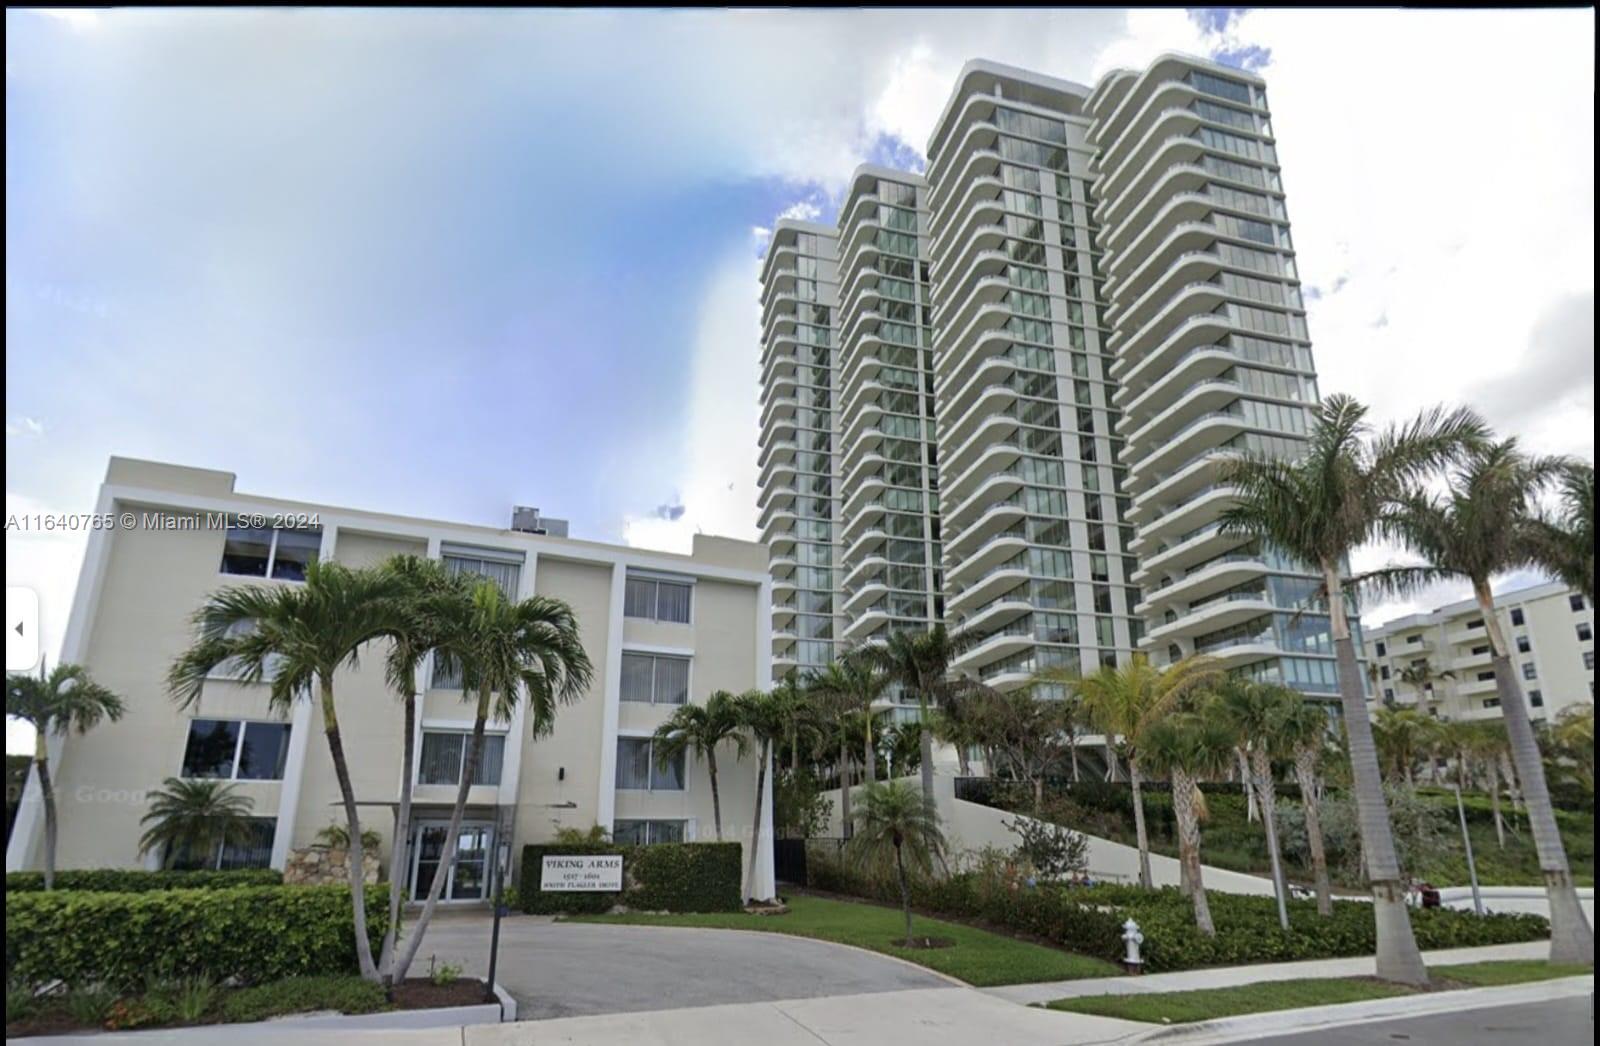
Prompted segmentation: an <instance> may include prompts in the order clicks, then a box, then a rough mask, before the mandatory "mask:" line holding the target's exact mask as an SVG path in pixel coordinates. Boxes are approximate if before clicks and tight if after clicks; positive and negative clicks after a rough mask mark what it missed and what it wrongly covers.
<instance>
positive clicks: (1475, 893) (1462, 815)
mask: <svg viewBox="0 0 1600 1046" xmlns="http://www.w3.org/2000/svg"><path fill="white" fill-rule="evenodd" d="M1455 790H1456V816H1457V817H1458V818H1459V819H1460V820H1461V842H1462V843H1463V844H1464V845H1465V846H1466V848H1467V877H1468V878H1469V879H1471V880H1472V910H1473V911H1475V912H1477V913H1478V914H1479V915H1482V914H1483V893H1482V891H1480V890H1479V889H1478V863H1477V862H1476V861H1474V860H1473V859H1472V836H1470V835H1468V834H1467V808H1466V807H1465V806H1464V805H1462V802H1461V785H1460V784H1457V785H1456V786H1455Z"/></svg>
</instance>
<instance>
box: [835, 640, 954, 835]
mask: <svg viewBox="0 0 1600 1046" xmlns="http://www.w3.org/2000/svg"><path fill="white" fill-rule="evenodd" d="M971 644H972V637H971V636H968V635H952V634H951V633H949V632H948V631H946V630H945V627H944V625H934V626H933V628H931V629H929V630H928V631H927V632H894V633H891V634H890V636H889V638H888V639H887V640H885V641H884V642H882V643H874V644H872V645H870V646H865V647H862V648H861V654H862V656H863V657H864V658H865V659H867V660H869V661H871V662H873V663H874V664H876V665H877V666H878V667H879V668H881V669H882V670H883V671H884V673H885V674H887V675H888V677H889V680H890V681H891V682H894V683H899V684H900V686H901V687H902V688H903V689H904V690H905V691H906V692H907V693H911V694H915V695H916V698H917V708H918V710H919V712H920V713H921V717H922V722H923V724H924V725H927V726H931V722H932V715H931V711H930V710H931V709H932V708H933V707H936V706H939V705H942V704H944V703H946V702H947V701H948V700H949V699H950V697H951V696H953V695H956V694H961V693H966V692H969V691H970V690H971V689H972V684H971V683H970V682H968V681H966V680H953V679H951V678H950V662H952V661H954V660H955V659H956V657H957V656H958V655H959V654H960V653H961V651H963V650H965V649H966V648H967V647H968V646H970V645H971ZM921 743H922V797H923V799H925V800H927V801H928V802H929V803H932V802H933V731H932V730H931V729H927V730H923V731H922V734H921Z"/></svg>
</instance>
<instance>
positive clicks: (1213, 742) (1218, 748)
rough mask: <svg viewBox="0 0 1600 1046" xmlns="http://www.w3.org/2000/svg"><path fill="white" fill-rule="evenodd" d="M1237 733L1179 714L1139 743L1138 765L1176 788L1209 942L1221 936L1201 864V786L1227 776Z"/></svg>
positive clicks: (1199, 919)
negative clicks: (1206, 780) (1146, 767)
mask: <svg viewBox="0 0 1600 1046" xmlns="http://www.w3.org/2000/svg"><path fill="white" fill-rule="evenodd" d="M1234 736H1235V735H1234V733H1233V730H1232V729H1231V728H1230V727H1229V725H1228V724H1227V723H1226V722H1225V721H1224V720H1223V719H1222V718H1220V717H1218V716H1217V715H1215V714H1213V712H1212V710H1211V709H1209V708H1208V709H1205V710H1203V711H1183V712H1175V713H1172V714H1170V715H1167V716H1165V717H1163V718H1162V719H1160V720H1158V721H1157V722H1154V723H1152V724H1151V725H1150V726H1148V727H1146V728H1145V729H1144V730H1143V731H1142V733H1141V734H1140V737H1139V747H1138V757H1137V764H1136V765H1143V766H1148V767H1149V768H1150V769H1151V770H1152V771H1153V772H1155V773H1158V774H1164V775H1165V776H1166V777H1167V778H1168V779H1169V780H1170V781H1171V782H1172V812H1173V814H1174V816H1175V818H1176V820H1177V822H1178V860H1179V861H1180V862H1182V864H1183V867H1184V869H1185V874H1184V876H1183V881H1184V883H1185V886H1186V889H1187V891H1188V893H1189V899H1190V901H1191V902H1192V903H1193V905H1194V923H1195V926H1196V927H1198V928H1199V930H1200V932H1201V933H1203V934H1205V935H1206V936H1207V937H1214V936H1216V932H1217V928H1216V926H1215V924H1213V923H1212V921H1211V905H1210V902H1209V901H1208V899H1207V897H1206V886H1205V880H1204V878H1203V877H1202V874H1201V864H1200V808H1199V803H1200V802H1201V801H1203V800H1201V798H1200V782H1201V781H1202V780H1205V779H1207V778H1211V777H1214V776H1216V775H1218V774H1221V773H1222V772H1224V771H1225V770H1226V769H1227V768H1228V766H1229V765H1230V764H1231V763H1232V762H1233V745H1234Z"/></svg>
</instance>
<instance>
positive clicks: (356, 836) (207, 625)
mask: <svg viewBox="0 0 1600 1046" xmlns="http://www.w3.org/2000/svg"><path fill="white" fill-rule="evenodd" d="M401 594H402V589H401V587H400V586H399V585H398V584H397V582H396V581H395V579H394V578H392V577H389V576H387V575H384V574H381V573H379V572H377V571H373V570H353V569H351V568H350V567H347V566H344V565H342V564H339V563H324V562H321V561H314V562H312V563H310V564H309V565H308V566H307V567H306V576H305V581H304V583H303V584H298V585H236V586H230V587H228V588H224V589H222V590H221V591H219V592H216V593H214V594H213V595H212V596H211V597H210V598H208V599H207V600H206V601H205V603H204V604H202V605H201V607H200V609H199V610H197V611H195V614H194V617H193V625H194V639H193V641H192V642H191V644H190V645H189V648H188V649H187V650H185V651H183V653H181V654H179V655H178V657H177V658H176V659H175V660H174V661H173V663H172V666H171V668H170V669H169V670H168V672H167V689H168V691H169V692H170V693H171V695H172V697H173V699H174V700H176V701H177V702H178V703H179V705H180V706H181V707H184V708H192V707H193V706H194V705H195V704H196V703H197V702H198V701H199V700H200V695H201V692H202V691H203V690H204V689H205V684H206V679H207V677H208V676H209V675H210V674H211V673H212V671H213V670H214V669H216V668H217V666H219V665H222V664H224V663H228V664H229V665H230V666H231V671H230V676H231V677H232V678H234V679H236V680H241V681H243V682H246V683H259V682H262V681H265V682H266V683H267V684H268V687H269V690H268V705H269V707H270V708H271V709H272V711H274V712H276V713H278V714H279V715H286V714H287V713H288V711H289V709H290V708H291V707H292V706H293V705H294V703H295V702H296V701H300V700H303V699H310V697H311V693H312V688H313V687H315V688H316V690H317V701H318V705H319V707H320V709H321V712H322V721H323V733H324V736H325V737H326V739H327V743H328V753H329V755H330V756H331V757H332V759H333V770H334V776H335V778H336V779H337V780H338V783H339V794H340V796H341V798H342V799H343V801H344V814H345V827H346V830H347V831H349V833H350V839H351V843H350V904H351V908H352V913H353V921H354V924H355V938H356V958H357V961H358V962H359V964H360V970H361V976H362V977H364V978H366V979H367V980H369V981H377V980H379V979H380V978H379V972H378V967H377V964H376V963H375V962H374V960H373V957H372V942H371V940H370V939H369V938H368V936H367V909H366V879H365V877H364V876H363V874H362V857H363V848H362V845H361V835H362V832H361V818H360V814H359V812H358V810H357V807H356V797H355V789H354V787H353V786H352V785H351V781H350V765H349V762H348V761H347V760H346V758H345V751H344V738H343V735H342V734H341V733H340V729H339V710H338V705H337V703H336V702H335V696H334V677H335V674H336V673H337V672H338V670H339V669H341V668H349V667H354V666H355V664H356V662H357V658H358V656H359V654H360V652H361V650H362V649H363V648H364V647H366V646H367V644H369V643H371V642H373V641H375V640H378V639H382V638H388V637H391V636H393V635H395V634H396V633H397V632H398V631H399V630H400V628H401V627H402V625H403V624H404V618H403V615H402V614H401V609H400V602H399V597H400V596H401Z"/></svg>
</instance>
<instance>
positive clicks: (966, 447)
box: [939, 408, 1022, 493]
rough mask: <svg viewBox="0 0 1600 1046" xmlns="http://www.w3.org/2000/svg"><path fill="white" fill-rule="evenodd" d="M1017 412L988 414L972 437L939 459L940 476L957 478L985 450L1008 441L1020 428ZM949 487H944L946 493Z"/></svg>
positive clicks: (1004, 410) (1003, 411)
mask: <svg viewBox="0 0 1600 1046" xmlns="http://www.w3.org/2000/svg"><path fill="white" fill-rule="evenodd" d="M1016 415H1017V412H1016V411H1015V410H1013V409H1011V408H1001V409H1000V410H997V411H994V412H992V413H990V414H989V416H988V417H986V418H984V419H983V421H981V422H980V423H979V425H978V427H977V428H976V429H975V430H973V432H972V435H970V436H968V437H967V438H966V439H965V440H963V441H962V442H961V444H960V445H959V446H957V447H956V449H955V450H950V451H946V452H945V455H946V456H943V457H941V458H940V459H939V471H940V473H941V474H942V475H951V476H959V475H960V474H961V473H963V472H965V471H966V469H967V466H969V465H971V464H972V462H974V461H976V460H977V459H978V457H979V456H980V455H982V454H983V452H984V451H985V450H987V449H988V448H989V447H992V446H993V445H994V444H996V443H999V442H1001V441H1005V440H1009V439H1010V437H1011V436H1012V435H1013V434H1014V433H1015V432H1016V431H1017V429H1018V427H1020V426H1021V424H1022V423H1021V422H1020V421H1019V420H1017V416H1016ZM950 489H951V488H950V485H949V484H947V485H946V487H945V490H946V493H948V492H949V490H950Z"/></svg>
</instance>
